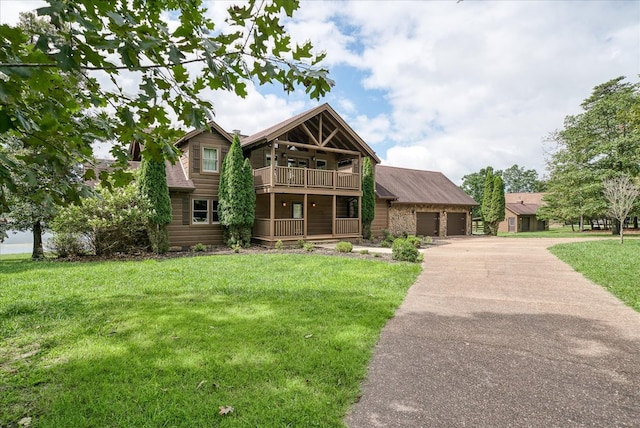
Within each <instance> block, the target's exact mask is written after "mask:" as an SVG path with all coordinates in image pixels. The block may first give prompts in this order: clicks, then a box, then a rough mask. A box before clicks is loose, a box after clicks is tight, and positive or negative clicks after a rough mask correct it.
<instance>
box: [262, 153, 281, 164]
mask: <svg viewBox="0 0 640 428" xmlns="http://www.w3.org/2000/svg"><path fill="white" fill-rule="evenodd" d="M265 156H266V159H265V161H264V166H271V155H270V154H267V155H265ZM275 165H276V166H278V156H276V163H275Z"/></svg>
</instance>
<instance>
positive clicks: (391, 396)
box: [346, 237, 640, 428]
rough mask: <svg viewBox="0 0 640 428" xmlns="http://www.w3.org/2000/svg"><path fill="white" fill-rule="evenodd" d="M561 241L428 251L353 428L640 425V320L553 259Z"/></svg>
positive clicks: (473, 242)
mask: <svg viewBox="0 0 640 428" xmlns="http://www.w3.org/2000/svg"><path fill="white" fill-rule="evenodd" d="M565 241H566V240H565ZM557 242H560V241H559V240H551V239H511V238H491V237H480V238H467V239H457V240H451V241H449V243H448V244H445V245H439V246H436V247H434V248H431V249H429V250H427V251H426V254H425V262H424V272H423V274H422V275H421V277H420V278H419V280H418V281H417V282H416V283H415V284H414V285H413V286H412V287H411V289H410V290H409V293H408V295H407V297H406V299H405V301H404V303H403V304H402V306H401V307H400V309H399V310H398V312H397V313H396V316H395V318H394V319H392V320H390V321H389V323H388V324H387V326H386V327H385V328H384V330H383V332H382V335H381V338H380V341H379V343H378V345H377V347H376V349H375V354H374V358H373V360H372V363H371V365H370V367H369V374H368V378H367V381H366V383H365V385H364V392H363V396H362V398H361V400H360V401H359V402H358V403H357V404H356V405H355V406H354V407H353V408H352V410H351V412H350V413H349V415H348V416H347V418H346V422H347V424H348V425H349V426H350V427H353V428H355V427H366V428H371V427H403V428H405V427H432V426H500V427H503V426H504V427H506V426H531V427H550V426H557V427H573V426H594V427H596V426H597V427H605V426H607V427H608V426H612V427H613V426H640V314H638V313H637V312H635V311H633V310H632V309H630V308H628V307H627V306H625V305H624V304H622V303H620V302H619V301H618V300H617V299H616V298H614V297H613V296H611V295H610V294H609V293H608V292H606V291H605V290H604V289H602V288H601V287H600V286H598V285H595V284H593V283H591V282H590V281H587V280H586V279H584V278H583V277H582V276H581V275H580V274H578V273H576V272H574V271H573V270H572V269H571V268H570V267H568V266H567V265H566V264H564V263H562V262H560V261H559V260H558V259H556V258H555V257H554V256H553V255H552V254H551V253H549V252H548V251H547V249H546V248H547V247H548V246H550V245H552V244H554V243H557ZM639 281H640V279H639Z"/></svg>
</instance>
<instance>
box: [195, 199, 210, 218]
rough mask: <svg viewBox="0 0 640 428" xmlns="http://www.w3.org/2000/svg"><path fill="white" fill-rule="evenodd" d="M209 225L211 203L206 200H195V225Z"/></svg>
mask: <svg viewBox="0 0 640 428" xmlns="http://www.w3.org/2000/svg"><path fill="white" fill-rule="evenodd" d="M207 223H209V201H207V200H206V199H194V200H193V224H207Z"/></svg>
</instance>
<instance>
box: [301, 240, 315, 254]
mask: <svg viewBox="0 0 640 428" xmlns="http://www.w3.org/2000/svg"><path fill="white" fill-rule="evenodd" d="M314 247H315V246H314V245H313V242H307V243H306V244H304V245H303V248H304V249H305V251H308V252H311V251H313V249H314Z"/></svg>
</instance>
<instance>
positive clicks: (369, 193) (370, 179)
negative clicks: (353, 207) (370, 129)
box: [362, 157, 376, 239]
mask: <svg viewBox="0 0 640 428" xmlns="http://www.w3.org/2000/svg"><path fill="white" fill-rule="evenodd" d="M375 216H376V189H375V179H374V176H373V166H372V165H371V159H370V158H369V157H365V158H364V161H363V163H362V236H363V237H364V238H365V239H370V238H371V223H372V222H373V219H374V218H375Z"/></svg>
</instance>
